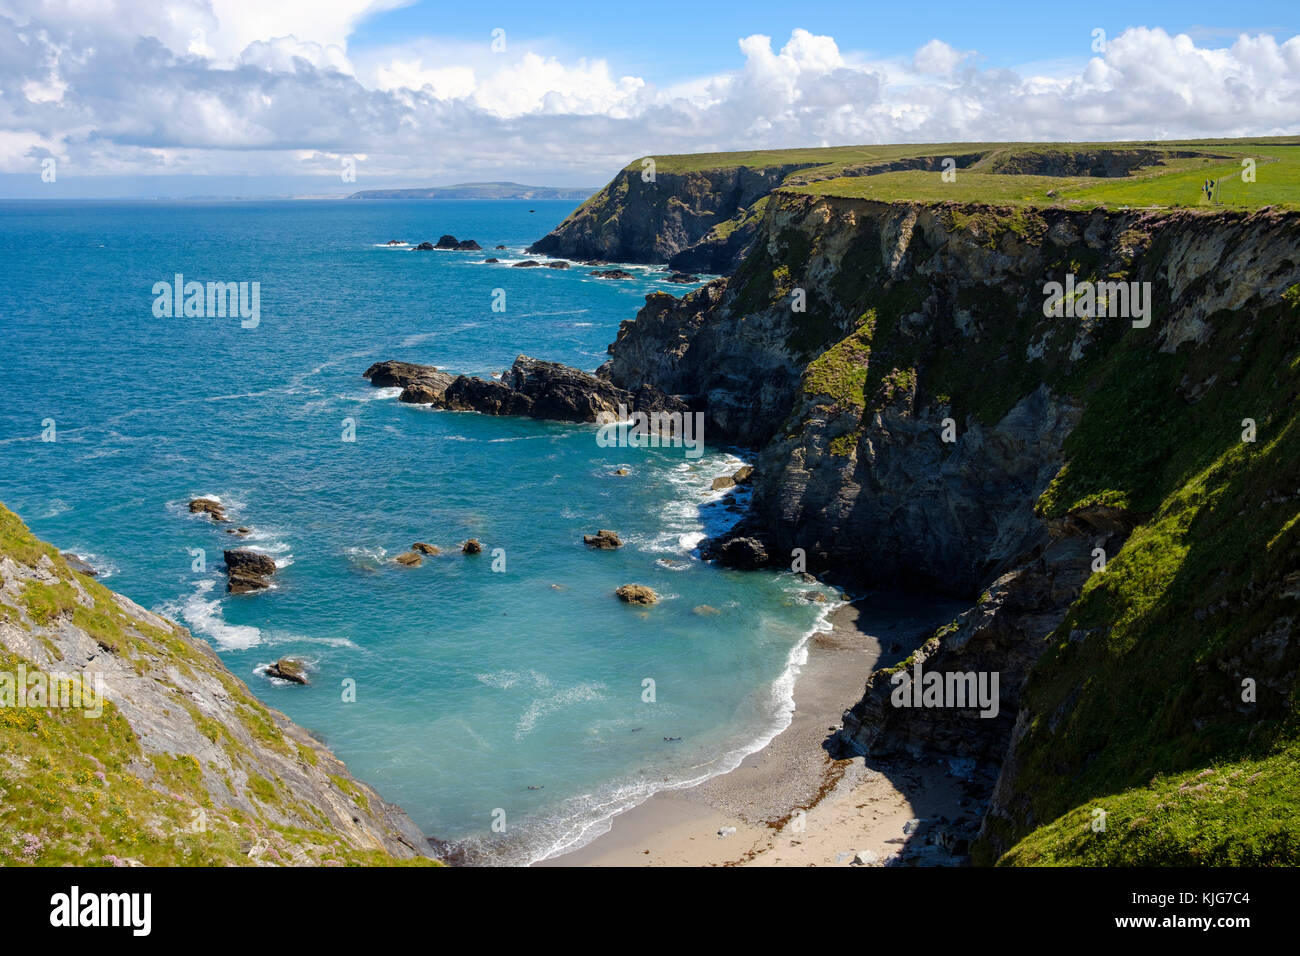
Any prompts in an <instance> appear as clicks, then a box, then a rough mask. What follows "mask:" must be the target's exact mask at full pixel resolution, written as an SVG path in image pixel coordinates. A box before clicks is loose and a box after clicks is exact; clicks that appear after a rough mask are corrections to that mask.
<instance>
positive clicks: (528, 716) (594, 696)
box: [515, 682, 605, 740]
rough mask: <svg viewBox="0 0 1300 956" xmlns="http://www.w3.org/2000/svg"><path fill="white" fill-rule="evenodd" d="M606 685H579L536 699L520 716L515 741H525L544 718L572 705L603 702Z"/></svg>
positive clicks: (516, 726)
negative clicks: (596, 701) (595, 701)
mask: <svg viewBox="0 0 1300 956" xmlns="http://www.w3.org/2000/svg"><path fill="white" fill-rule="evenodd" d="M604 690H605V685H604V684H601V683H595V682H589V683H582V684H577V685H575V686H573V687H566V688H565V689H564V690H561V691H559V692H558V693H555V694H551V695H549V696H547V697H538V698H535V699H534V700H533V701H532V702H531V703H530V704H529V705H528V707H527V708H526V709H525V710H524V712H523V714H521V715H520V717H519V721H518V722H517V723H516V724H515V740H523V739H524V738H525V737H527V736H528V735H529V734H530V733H532V732H533V729H534V728H535V727H536V726H537V722H538V721H539V720H541V719H542V718H544V717H546V716H548V715H550V714H552V713H554V712H555V711H557V710H560V709H562V708H564V707H568V706H570V705H572V704H581V703H587V702H589V701H593V700H601V699H602V698H603V697H604V696H605V695H604V693H603V691H604Z"/></svg>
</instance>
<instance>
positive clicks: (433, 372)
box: [363, 355, 690, 423]
mask: <svg viewBox="0 0 1300 956" xmlns="http://www.w3.org/2000/svg"><path fill="white" fill-rule="evenodd" d="M363 374H364V376H365V377H366V378H368V379H370V383H371V384H372V385H380V386H390V387H393V386H399V385H400V386H402V389H403V390H402V394H401V395H399V396H398V398H399V400H401V401H404V402H415V403H419V404H427V405H433V406H434V407H436V408H447V409H452V410H455V411H475V412H482V413H483V414H485V415H523V416H527V417H530V418H544V419H550V420H554V421H561V422H588V423H595V422H604V421H613V420H615V418H616V416H617V415H618V413H619V409H620V407H621V408H622V409H624V410H625V411H627V412H629V413H631V412H636V411H641V412H646V413H651V412H663V413H672V412H678V413H685V412H688V411H689V410H690V408H689V406H688V405H687V404H686V403H685V402H682V401H680V400H679V399H676V398H674V397H673V396H671V395H666V394H664V393H663V392H661V391H660V390H659V389H657V388H654V387H653V386H645V387H641V388H637V389H635V390H628V389H622V388H618V387H616V386H614V385H612V384H610V383H609V381H607V380H605V379H603V378H599V377H597V376H595V375H591V374H589V373H587V372H582V371H579V370H578V369H575V368H570V367H569V366H567V365H561V364H559V363H558V362H544V361H542V360H540V359H535V358H530V357H529V356H527V355H521V356H519V357H518V358H516V359H515V362H514V364H513V365H512V366H511V367H510V368H509V369H507V370H506V371H504V372H503V373H502V374H501V380H500V381H496V380H493V379H483V378H472V377H470V376H466V375H460V376H454V377H453V376H451V375H449V374H448V373H446V372H441V371H439V370H438V369H436V368H434V367H433V366H423V365H412V364H410V363H407V362H392V361H390V362H378V363H376V364H374V365H372V366H370V368H368V369H366V371H365V372H364V373H363Z"/></svg>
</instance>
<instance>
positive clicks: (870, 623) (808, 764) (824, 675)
mask: <svg viewBox="0 0 1300 956" xmlns="http://www.w3.org/2000/svg"><path fill="white" fill-rule="evenodd" d="M965 607H966V605H963V604H961V603H957V602H953V601H947V600H943V599H935V598H918V597H913V596H904V595H889V594H872V595H868V596H866V597H864V598H861V599H859V600H857V601H856V602H854V603H852V604H847V605H844V606H842V607H839V608H836V609H835V610H834V611H833V612H832V613H831V615H830V618H829V622H830V624H831V625H832V630H831V631H829V632H825V633H819V634H815V635H814V636H813V637H812V639H811V641H810V646H809V649H808V662H807V663H806V664H805V665H804V666H803V668H802V669H801V670H800V673H799V675H798V678H797V679H796V682H795V689H794V698H795V711H794V717H793V720H792V722H791V724H790V726H789V727H787V728H786V729H785V730H784V731H782V732H781V733H780V734H778V735H777V736H776V737H775V738H773V740H772V741H771V743H769V744H768V745H767V746H766V747H764V748H763V749H762V750H759V751H757V752H756V753H753V754H750V755H749V756H748V757H746V758H745V760H744V761H743V762H742V763H741V764H740V766H738V767H737V768H736V769H735V770H732V771H731V772H730V773H726V774H722V775H720V776H717V777H714V778H712V779H710V780H707V781H705V782H704V783H702V784H700V785H698V786H696V787H692V788H690V789H685V790H671V791H664V792H661V793H658V794H655V795H654V796H652V797H650V798H649V799H648V800H646V801H645V802H644V803H642V804H640V805H639V806H637V807H634V808H633V809H631V810H629V811H627V812H626V813H622V814H620V815H619V816H617V817H615V818H614V820H613V821H612V826H611V828H610V830H609V832H607V833H605V834H603V835H602V836H600V837H597V838H596V839H595V840H594V841H592V842H591V843H589V844H587V845H586V846H584V847H581V848H579V849H577V850H574V851H572V852H570V853H567V854H564V855H562V856H559V857H555V858H553V859H550V860H546V861H543V862H542V863H539V864H537V865H539V866H736V865H742V866H837V865H838V866H848V865H850V864H851V863H852V862H853V860H854V857H855V855H856V854H858V853H859V852H864V854H865V858H866V859H868V860H871V859H874V861H876V862H880V863H883V862H885V861H886V860H887V859H889V858H890V857H891V855H892V854H897V853H898V852H899V851H900V850H901V849H903V846H904V842H905V841H906V840H907V839H908V834H906V833H905V832H904V827H905V825H907V824H908V822H909V821H911V820H916V819H922V820H937V819H939V818H941V817H946V818H948V819H954V818H956V817H958V816H960V815H962V813H963V812H968V811H967V810H966V807H968V806H969V804H970V788H969V785H968V784H967V783H966V781H964V780H963V779H962V777H960V776H958V775H955V774H954V773H953V772H952V770H951V767H950V766H949V765H948V763H947V762H946V761H935V760H931V761H928V762H918V761H913V760H910V759H906V758H892V759H890V760H886V761H881V760H876V759H872V760H866V759H864V758H863V757H860V756H856V755H849V754H841V753H840V748H839V747H838V746H837V745H836V742H835V740H834V734H835V731H837V730H838V729H839V727H840V717H841V714H842V713H843V712H844V711H845V710H847V709H848V708H849V707H851V706H852V705H853V704H855V703H856V702H857V701H858V699H859V698H860V697H861V696H862V688H863V684H864V683H865V682H866V679H867V676H868V675H869V674H870V673H871V671H872V670H874V669H875V668H877V667H887V666H889V665H891V664H893V663H896V662H897V661H900V660H902V659H903V658H905V657H906V656H907V655H908V654H910V653H911V652H912V651H913V650H914V649H915V648H916V647H918V646H920V644H921V643H922V642H924V641H925V639H926V638H928V637H929V636H930V634H932V633H933V632H934V630H935V629H936V628H938V627H940V626H942V625H943V624H946V623H948V622H949V621H951V620H952V619H953V618H954V617H956V616H957V614H958V613H960V612H961V611H962V610H965ZM963 801H965V802H963ZM732 828H734V830H733V829H732ZM910 829H912V828H911V827H909V830H910ZM932 862H941V860H940V859H938V858H937V857H936V858H935V859H934V860H932Z"/></svg>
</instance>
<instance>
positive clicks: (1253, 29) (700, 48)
mask: <svg viewBox="0 0 1300 956" xmlns="http://www.w3.org/2000/svg"><path fill="white" fill-rule="evenodd" d="M1130 26H1151V27H1155V26H1159V27H1163V28H1164V29H1165V30H1166V31H1167V32H1169V33H1187V34H1188V35H1189V36H1191V37H1192V39H1194V40H1197V41H1198V42H1199V41H1208V42H1214V43H1216V44H1217V43H1221V42H1224V41H1227V42H1231V40H1232V39H1234V38H1235V37H1236V36H1237V35H1238V34H1240V33H1259V32H1267V33H1273V34H1275V35H1283V34H1285V35H1286V36H1292V35H1294V34H1295V33H1296V32H1297V31H1298V30H1300V5H1298V4H1297V3H1295V2H1294V0H1291V2H1282V0H1263V2H1259V3H1224V2H1217V3H1205V2H1201V3H1195V2H1184V3H1173V2H1143V3H1132V2H1123V0H1100V2H1089V3H1081V4H1067V3H1060V2H1042V0H1039V2H1025V0H1008V2H1004V3H985V4H974V3H943V2H931V0H925V2H910V3H909V2H888V3H881V2H875V3H866V2H856V3H855V2H848V3H845V2H840V3H825V2H807V0H805V2H798V3H791V2H783V3H770V2H755V3H740V4H720V3H712V2H704V3H680V2H668V3H661V2H655V3H647V4H640V3H635V2H618V3H609V2H593V0H578V2H573V3H564V4H555V5H552V4H544V3H536V2H529V3H515V2H505V3H491V4H474V3H446V2H437V3H432V2H425V3H417V4H415V5H413V6H409V7H403V8H400V9H397V10H390V11H386V12H379V13H376V14H373V15H372V16H370V17H368V18H367V19H366V20H365V21H364V22H363V23H362V24H361V25H360V26H359V28H358V29H357V31H356V32H355V33H354V34H353V40H352V45H353V46H354V47H356V48H364V47H366V46H373V45H385V44H390V43H396V42H400V41H402V40H403V39H405V38H407V37H410V36H412V35H419V34H432V35H442V36H445V37H448V38H452V39H456V40H460V41H463V42H465V43H467V44H468V43H478V42H482V38H483V37H485V36H487V35H488V34H489V33H490V31H491V30H492V29H493V28H494V27H502V28H504V29H506V31H507V34H508V35H509V34H518V35H519V36H522V37H530V38H535V39H539V40H543V41H544V42H545V44H546V46H547V47H549V48H551V49H553V50H555V51H557V52H558V51H568V52H570V53H573V54H576V55H587V56H589V55H592V54H593V53H598V55H600V56H603V57H607V58H608V59H610V60H611V61H613V62H616V63H617V64H618V65H619V68H620V69H622V70H627V71H631V72H635V73H638V74H640V75H645V76H653V77H655V78H656V79H658V80H659V81H661V82H672V81H676V80H680V79H686V78H690V77H693V76H696V75H700V74H702V73H709V72H713V71H715V70H719V69H724V70H725V69H736V68H737V67H739V66H740V65H741V64H742V62H743V58H742V56H741V54H740V50H739V49H738V47H737V45H736V39H737V37H739V36H743V35H748V34H751V33H764V34H767V35H769V36H772V37H785V36H789V34H790V32H791V30H793V29H795V28H796V27H802V28H804V29H806V30H809V31H810V32H813V33H823V34H828V35H831V36H834V37H835V39H836V41H837V42H838V43H839V45H840V48H841V49H842V50H854V51H861V52H866V53H869V54H872V55H875V56H878V57H881V58H885V57H891V56H897V55H910V54H911V53H912V51H914V50H915V49H916V48H917V47H919V46H921V45H922V44H924V43H926V42H928V41H929V40H931V39H934V38H936V37H937V38H939V39H941V40H945V41H946V42H948V43H950V44H952V45H953V46H957V47H960V48H962V49H968V48H974V49H977V50H979V51H980V54H981V58H982V65H984V66H986V67H1011V68H1014V67H1017V66H1020V65H1022V64H1026V63H1036V62H1043V61H1054V60H1063V61H1070V62H1075V63H1083V62H1085V61H1086V60H1087V59H1088V57H1089V56H1091V55H1092V51H1091V42H1092V30H1093V28H1095V27H1101V28H1102V29H1105V30H1107V31H1108V33H1111V34H1114V35H1118V34H1119V33H1121V32H1122V31H1123V29H1124V28H1125V27H1130Z"/></svg>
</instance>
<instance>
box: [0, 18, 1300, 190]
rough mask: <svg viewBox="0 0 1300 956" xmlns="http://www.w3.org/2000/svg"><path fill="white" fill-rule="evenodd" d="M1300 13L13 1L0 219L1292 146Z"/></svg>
mask: <svg viewBox="0 0 1300 956" xmlns="http://www.w3.org/2000/svg"><path fill="white" fill-rule="evenodd" d="M1297 9H1300V8H1297V7H1296V5H1295V4H1294V2H1292V3H1281V2H1275V0H1265V2H1260V3H1253V4H1244V3H1243V4H1236V5H1233V4H1226V3H1214V4H1211V3H1144V4H1140V5H1134V4H1129V3H1118V2H1098V3H1090V4H1086V5H1069V6H1065V5H1060V4H1048V3H1042V2H1034V3H1029V2H1013V3H1002V4H997V5H988V6H986V7H984V8H983V9H977V8H976V7H975V5H972V4H965V3H933V2H926V3H910V4H909V3H899V2H893V3H887V4H886V3H857V4H829V3H821V2H818V0H809V2H800V3H790V2H786V3H779V4H778V3H766V2H757V3H737V4H718V3H649V4H637V3H627V2H622V3H600V4H597V3H594V2H578V3H567V4H563V5H558V4H551V5H547V4H539V3H536V2H530V3H526V4H525V3H508V2H499V3H493V4H485V3H465V2H458V3H445V2H438V3H434V2H424V3H417V4H403V2H402V0H276V2H270V0H152V2H150V3H147V4H146V3H140V2H138V0H0V197H5V196H9V197H29V196H30V197H46V198H60V197H63V198H69V197H73V196H114V197H118V196H137V195H138V196H190V195H270V194H277V195H278V194H293V195H343V194H346V193H348V192H350V191H353V190H356V189H362V188H366V187H389V186H407V185H410V186H414V185H437V184H448V183H453V182H464V181H481V180H497V179H509V180H515V181H518V182H526V183H531V184H538V185H560V186H579V185H581V186H593V185H599V184H601V183H603V182H605V181H606V180H607V179H608V178H609V177H610V175H612V174H613V173H614V172H615V171H616V170H617V169H618V168H620V167H621V166H623V165H625V164H626V163H628V162H629V161H631V160H633V159H635V158H637V157H640V156H644V155H653V154H655V153H676V152H700V151H717V150H730V149H753V148H772V147H791V146H822V145H837V144H849V143H852V144H871V143H890V142H935V143H937V142H962V141H1016V140H1021V141H1024V140H1032V141H1041V140H1069V139H1073V140H1126V139H1128V140H1134V139H1139V140H1148V139H1172V138H1185V137H1211V136H1247V135H1291V134H1295V133H1296V132H1298V131H1300V36H1297V33H1298V32H1300V13H1298V12H1297ZM496 28H500V29H503V30H504V31H505V45H504V49H501V48H497V49H494V48H493V47H492V31H493V30H494V29H496ZM1098 28H1100V29H1102V30H1104V31H1105V33H1106V44H1105V46H1104V48H1102V49H1094V48H1093V42H1094V37H1093V31H1094V29H1098ZM349 164H350V168H351V169H352V170H353V171H354V172H355V176H353V177H352V178H351V179H349V178H347V177H346V176H344V175H341V170H342V169H344V168H348V167H349ZM49 170H52V174H51V175H44V174H45V172H46V171H49ZM53 173H57V175H54V174H53Z"/></svg>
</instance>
